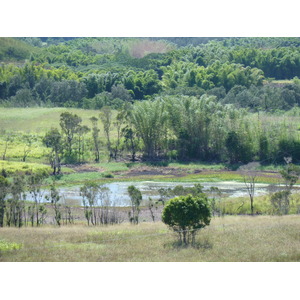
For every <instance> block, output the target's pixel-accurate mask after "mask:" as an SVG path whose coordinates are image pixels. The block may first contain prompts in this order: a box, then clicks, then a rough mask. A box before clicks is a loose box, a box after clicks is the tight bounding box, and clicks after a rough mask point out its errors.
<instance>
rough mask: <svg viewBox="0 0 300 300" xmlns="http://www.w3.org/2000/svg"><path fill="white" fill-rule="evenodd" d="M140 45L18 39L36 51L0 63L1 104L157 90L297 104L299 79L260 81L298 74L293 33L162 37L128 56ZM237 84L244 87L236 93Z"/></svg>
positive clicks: (116, 98) (77, 102)
mask: <svg viewBox="0 0 300 300" xmlns="http://www.w3.org/2000/svg"><path fill="white" fill-rule="evenodd" d="M25 41H27V40H26V39H25ZM28 41H29V42H30V41H31V40H28ZM34 41H36V40H34ZM137 41H138V42H137ZM1 42H2V44H1ZM158 42H160V43H162V41H158ZM20 43H21V41H20V40H15V41H14V40H9V39H8V40H7V39H5V40H3V41H2V40H0V48H1V45H2V46H3V45H6V44H9V45H10V44H12V45H14V44H16V46H15V48H13V47H12V46H5V47H6V48H5V47H4V46H3V48H5V49H8V48H11V49H19V48H20V49H22V47H21V46H20V45H19V44H20ZM30 43H33V41H31V42H30ZM147 43H148V44H149V41H147V40H146V39H144V40H143V39H126V38H123V39H117V38H112V39H109V38H102V39H101V38H82V39H71V40H69V41H64V42H60V43H58V44H57V45H55V44H50V45H48V46H43V45H37V46H33V45H31V48H30V47H29V45H28V43H23V44H24V45H25V46H26V47H25V46H24V47H25V48H26V49H35V51H31V52H30V53H31V55H30V57H28V60H27V62H26V63H21V62H20V63H18V64H16V63H14V64H9V63H8V62H9V60H8V61H4V63H3V64H2V65H1V66H0V103H1V105H2V106H13V107H14V106H15V107H27V106H60V107H78V108H87V109H88V108H90V109H100V108H101V107H103V106H111V107H112V108H119V107H121V106H122V105H123V104H124V102H128V101H129V102H133V101H134V100H147V99H150V98H151V99H153V98H155V97H157V96H158V95H174V94H177V95H179V96H180V95H189V96H191V95H194V96H201V95H203V94H205V93H209V94H216V95H217V96H218V98H219V99H220V100H222V101H224V102H227V103H233V104H234V105H236V106H237V107H247V108H249V109H251V110H253V109H260V110H267V111H274V110H276V109H284V110H287V109H289V108H291V107H293V106H294V105H299V101H300V100H299V88H298V86H299V85H297V84H295V83H294V82H291V83H290V84H286V85H285V84H284V85H276V84H275V85H274V84H271V83H268V81H267V80H266V79H269V78H275V79H290V80H291V79H293V78H296V77H297V76H298V77H299V76H300V74H299V69H300V68H299V66H300V53H299V41H298V39H297V38H273V39H272V38H270V39H268V38H265V39H264V38H252V39H251V38H248V39H234V38H231V39H222V40H220V41H216V40H215V41H214V40H213V41H209V42H208V43H205V44H200V45H197V46H192V45H189V46H184V47H180V46H176V45H175V44H172V43H170V42H168V39H167V40H166V41H165V43H166V44H165V48H166V51H165V52H164V51H162V52H161V53H155V52H154V53H151V51H150V50H149V51H150V54H148V55H145V56H142V57H139V58H135V57H132V55H131V54H130V53H132V52H134V47H136V45H137V44H138V45H139V47H141V45H142V46H143V47H145V49H144V51H146V52H147V45H148V44H147ZM172 45H173V46H172ZM143 47H141V48H143ZM7 51H8V50H7ZM153 51H155V50H153ZM12 52H13V51H12ZM146 52H145V53H146ZM238 89H239V90H243V93H242V94H241V95H238V97H236V93H237V91H239V90H238ZM274 97H275V101H273V98H274ZM263 101H264V102H265V103H263Z"/></svg>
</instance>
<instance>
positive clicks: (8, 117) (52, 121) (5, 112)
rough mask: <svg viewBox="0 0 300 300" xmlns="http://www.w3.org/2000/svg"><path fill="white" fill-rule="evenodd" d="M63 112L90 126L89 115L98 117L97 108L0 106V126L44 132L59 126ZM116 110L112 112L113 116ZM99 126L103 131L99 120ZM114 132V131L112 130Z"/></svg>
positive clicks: (12, 129)
mask: <svg viewBox="0 0 300 300" xmlns="http://www.w3.org/2000/svg"><path fill="white" fill-rule="evenodd" d="M63 112H71V113H73V114H77V115H78V116H80V117H81V118H82V124H83V125H87V126H89V127H90V126H91V121H90V120H89V119H90V118H91V117H97V118H98V119H99V113H100V111H99V110H87V109H79V108H63V107H54V108H40V107H34V108H33V107H31V108H0V128H2V129H5V130H7V131H22V132H33V133H38V134H44V133H45V132H46V131H47V130H49V129H50V128H51V127H56V128H60V126H59V119H60V115H61V113H63ZM115 114H116V112H115V111H114V112H113V116H115ZM99 127H100V130H101V132H102V133H103V126H102V123H101V121H99ZM112 134H114V132H112Z"/></svg>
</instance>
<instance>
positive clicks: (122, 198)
mask: <svg viewBox="0 0 300 300" xmlns="http://www.w3.org/2000/svg"><path fill="white" fill-rule="evenodd" d="M197 183H199V182H188V183H182V182H180V183H179V182H154V181H141V182H113V183H107V184H104V185H103V186H105V187H107V188H108V189H109V197H110V202H111V203H112V205H116V206H129V205H130V198H129V196H128V193H127V188H128V186H130V185H134V186H135V187H137V188H138V189H139V190H140V191H141V192H142V195H143V201H144V203H145V201H147V200H148V198H149V197H151V198H152V199H154V200H155V199H158V198H159V193H158V190H159V189H160V188H174V187H175V186H176V185H182V186H183V187H192V186H194V185H195V184H197ZM201 185H202V186H203V187H204V189H203V191H204V192H207V191H208V190H209V189H210V188H211V187H217V188H219V189H220V191H221V192H222V196H224V197H241V196H248V193H247V188H246V186H245V184H244V183H241V182H234V181H223V182H207V183H206V182H201ZM79 190H80V187H78V186H77V187H76V186H73V187H63V188H59V191H60V195H61V203H63V204H67V205H82V197H81V196H80V193H79ZM271 190H273V191H274V186H271V185H268V184H259V183H257V184H256V185H255V196H260V195H264V194H267V193H269V192H270V191H271ZM45 195H47V191H46V192H45ZM30 198H31V197H30V195H28V197H27V200H32V199H30Z"/></svg>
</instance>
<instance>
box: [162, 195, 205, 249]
mask: <svg viewBox="0 0 300 300" xmlns="http://www.w3.org/2000/svg"><path fill="white" fill-rule="evenodd" d="M210 218H211V212H210V209H209V206H208V203H207V199H206V197H205V196H204V195H202V196H201V197H199V196H198V197H193V196H192V195H187V196H180V197H176V198H173V199H171V200H169V202H168V203H167V204H166V206H165V208H164V210H163V214H162V221H163V222H164V223H165V224H167V225H168V226H170V228H172V229H173V230H174V231H175V232H176V233H177V234H178V236H179V241H180V242H181V243H182V242H183V243H184V244H185V245H187V244H189V243H192V244H194V243H195V236H196V233H197V231H198V230H200V229H201V228H204V227H205V226H207V225H209V223H210Z"/></svg>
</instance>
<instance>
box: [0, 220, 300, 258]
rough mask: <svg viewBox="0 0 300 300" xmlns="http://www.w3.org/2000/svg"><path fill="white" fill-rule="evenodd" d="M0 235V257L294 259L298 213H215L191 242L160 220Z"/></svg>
mask: <svg viewBox="0 0 300 300" xmlns="http://www.w3.org/2000/svg"><path fill="white" fill-rule="evenodd" d="M0 240H1V241H2V245H4V243H6V249H5V247H4V246H2V248H3V249H2V250H1V243H0V261H3V262H4V261H9V262H26V261H34V262H45V261H47V262H65V261H68V262H87V261H89V262H295V261H300V217H299V216H298V215H290V216H281V217H279V216H255V217H251V216H226V217H220V218H217V217H216V218H213V219H212V222H211V225H210V226H208V227H206V228H205V229H203V230H202V231H200V232H199V234H198V236H197V239H196V245H195V246H194V247H191V246H189V247H182V246H179V245H178V244H177V242H176V236H175V235H174V234H173V233H172V232H171V231H170V230H169V229H168V228H167V227H166V225H164V224H163V223H161V222H155V223H150V222H145V223H140V224H139V225H136V226H135V225H130V224H128V223H123V224H120V225H113V226H106V227H103V226H101V227H88V226H86V225H82V224H78V225H72V226H63V227H61V228H58V227H54V226H45V227H40V228H30V227H27V228H21V229H18V228H7V227H6V228H1V229H0ZM9 245H12V246H11V247H9Z"/></svg>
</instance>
